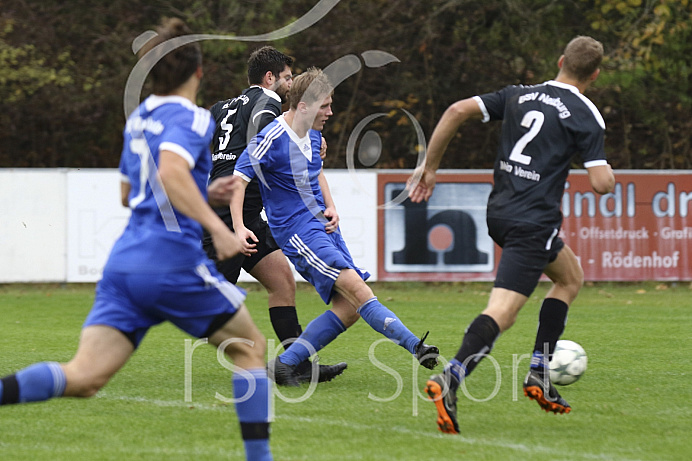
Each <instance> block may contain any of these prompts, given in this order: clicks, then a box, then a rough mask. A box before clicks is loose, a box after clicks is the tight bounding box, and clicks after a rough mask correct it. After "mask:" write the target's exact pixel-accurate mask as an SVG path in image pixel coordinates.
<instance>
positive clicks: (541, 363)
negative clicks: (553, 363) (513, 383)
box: [531, 351, 550, 372]
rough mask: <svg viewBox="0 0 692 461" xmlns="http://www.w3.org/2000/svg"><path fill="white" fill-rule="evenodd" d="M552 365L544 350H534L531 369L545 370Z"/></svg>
mask: <svg viewBox="0 0 692 461" xmlns="http://www.w3.org/2000/svg"><path fill="white" fill-rule="evenodd" d="M549 367H550V362H549V361H548V359H547V358H546V356H545V355H543V352H538V351H534V352H533V356H532V357H531V369H532V370H538V371H540V372H545V370H547V369H548V368H549Z"/></svg>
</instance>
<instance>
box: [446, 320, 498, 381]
mask: <svg viewBox="0 0 692 461" xmlns="http://www.w3.org/2000/svg"><path fill="white" fill-rule="evenodd" d="M498 336H500V327H499V326H498V325H497V323H496V322H495V320H493V318H492V317H490V316H488V315H485V314H481V315H479V316H478V317H476V318H475V319H474V321H473V322H471V325H469V327H468V328H467V329H466V334H465V335H464V340H463V341H462V342H461V347H460V348H459V352H457V355H455V356H454V358H455V359H457V360H458V361H459V362H461V363H462V364H463V365H464V368H465V371H466V373H465V376H468V375H470V374H471V371H473V369H474V368H476V365H478V362H480V361H481V359H482V358H483V357H484V356H486V355H487V354H489V353H490V351H491V350H492V348H493V344H495V340H496V339H497V337H498Z"/></svg>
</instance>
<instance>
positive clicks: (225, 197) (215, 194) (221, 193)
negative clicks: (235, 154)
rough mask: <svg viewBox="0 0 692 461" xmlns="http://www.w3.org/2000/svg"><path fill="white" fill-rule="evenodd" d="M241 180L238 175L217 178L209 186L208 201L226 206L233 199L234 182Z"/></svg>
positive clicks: (212, 204)
mask: <svg viewBox="0 0 692 461" xmlns="http://www.w3.org/2000/svg"><path fill="white" fill-rule="evenodd" d="M236 180H240V178H238V177H237V176H233V175H231V176H222V177H220V178H216V179H215V180H214V181H212V182H211V183H210V184H209V185H208V186H207V196H208V198H207V201H208V202H209V204H210V205H211V206H225V205H228V204H229V203H230V201H231V194H232V190H233V183H234V182H235V181H236Z"/></svg>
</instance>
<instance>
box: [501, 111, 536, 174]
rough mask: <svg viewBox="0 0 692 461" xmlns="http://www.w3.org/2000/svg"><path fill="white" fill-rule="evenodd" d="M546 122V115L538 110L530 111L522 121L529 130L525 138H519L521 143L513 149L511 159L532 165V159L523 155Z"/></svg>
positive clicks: (522, 124) (518, 142)
mask: <svg viewBox="0 0 692 461" xmlns="http://www.w3.org/2000/svg"><path fill="white" fill-rule="evenodd" d="M544 120H545V115H543V112H539V111H537V110H530V111H528V112H527V113H526V114H525V115H524V118H522V119H521V126H523V127H524V128H528V129H529V131H527V132H526V133H525V134H524V136H522V137H521V138H519V141H517V143H516V144H515V145H514V147H513V148H512V152H511V153H510V154H509V159H510V160H512V161H513V162H517V163H521V164H523V165H528V164H529V163H531V157H529V156H528V155H524V154H522V152H524V149H526V146H527V145H528V144H529V143H530V142H531V141H532V140H533V138H535V137H536V136H537V135H538V132H539V131H541V128H542V127H543V121H544Z"/></svg>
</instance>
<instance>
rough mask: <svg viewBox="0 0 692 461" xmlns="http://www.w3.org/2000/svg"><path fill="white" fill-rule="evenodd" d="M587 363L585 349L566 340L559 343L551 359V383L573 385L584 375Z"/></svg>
mask: <svg viewBox="0 0 692 461" xmlns="http://www.w3.org/2000/svg"><path fill="white" fill-rule="evenodd" d="M586 363H587V357H586V352H584V348H583V347H581V346H580V345H579V344H577V343H575V342H574V341H569V340H566V339H562V340H560V341H558V342H557V344H556V346H555V352H554V353H553V357H552V358H551V359H550V382H551V383H553V384H558V385H560V386H567V385H568V384H572V383H573V382H575V381H577V380H578V379H579V378H581V375H583V374H584V372H585V371H586Z"/></svg>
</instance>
